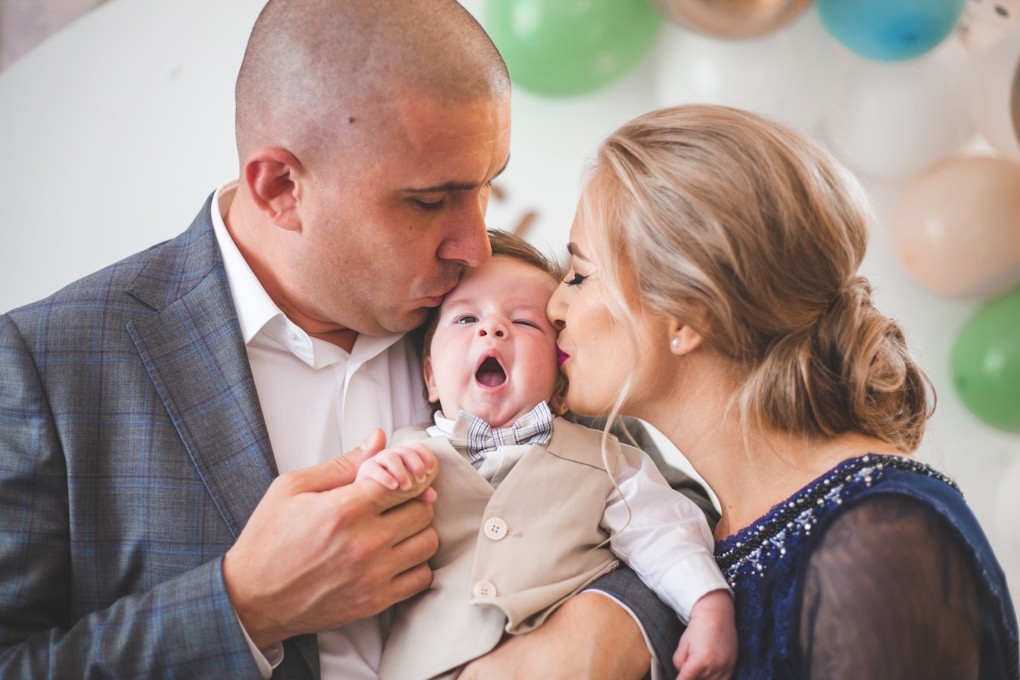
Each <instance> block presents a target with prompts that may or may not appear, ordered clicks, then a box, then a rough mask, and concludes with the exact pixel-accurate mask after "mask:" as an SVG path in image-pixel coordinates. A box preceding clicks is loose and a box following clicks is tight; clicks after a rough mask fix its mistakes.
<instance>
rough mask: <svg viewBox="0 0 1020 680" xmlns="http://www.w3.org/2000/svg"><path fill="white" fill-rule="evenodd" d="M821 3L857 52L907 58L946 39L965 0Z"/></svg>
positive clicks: (832, 29) (832, 27) (826, 19)
mask: <svg viewBox="0 0 1020 680" xmlns="http://www.w3.org/2000/svg"><path fill="white" fill-rule="evenodd" d="M816 6H817V8H818V15H819V17H820V18H821V20H822V25H823V26H825V29H826V30H827V31H828V32H829V33H830V34H831V35H832V37H834V38H835V39H836V40H838V41H839V42H841V43H843V45H844V46H845V47H846V48H847V49H848V50H850V51H851V52H854V53H856V54H859V55H861V56H862V57H866V58H868V59H875V60H877V61H903V60H904V59H912V58H914V57H917V56H919V55H922V54H924V53H925V52H928V51H929V50H931V49H932V48H934V47H935V46H936V45H938V44H939V43H941V42H942V41H943V40H945V39H946V36H948V35H949V34H950V33H952V31H953V29H954V28H956V25H957V23H959V21H960V16H961V15H962V14H963V6H964V0H818V2H817V3H816Z"/></svg>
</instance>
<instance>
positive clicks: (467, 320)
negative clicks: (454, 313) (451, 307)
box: [453, 314, 478, 324]
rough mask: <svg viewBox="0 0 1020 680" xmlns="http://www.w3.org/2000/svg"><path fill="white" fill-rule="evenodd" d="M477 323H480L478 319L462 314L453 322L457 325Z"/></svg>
mask: <svg viewBox="0 0 1020 680" xmlns="http://www.w3.org/2000/svg"><path fill="white" fill-rule="evenodd" d="M476 321H478V317H477V316H473V315H471V314H461V315H460V316H458V317H457V318H456V319H454V320H453V322H454V323H457V324H465V323H474V322H476Z"/></svg>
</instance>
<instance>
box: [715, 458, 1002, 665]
mask: <svg viewBox="0 0 1020 680" xmlns="http://www.w3.org/2000/svg"><path fill="white" fill-rule="evenodd" d="M716 558H717V560H718V561H719V566H720V567H721V568H722V570H723V574H724V575H725V576H726V579H727V580H728V581H729V583H730V585H731V586H732V587H733V592H734V597H735V602H736V613H737V629H738V636H739V641H740V655H739V658H738V662H737V669H736V672H735V673H734V676H733V677H734V678H740V679H744V678H883V679H885V678H982V679H990V678H1007V679H1009V680H1016V679H1017V678H1020V664H1018V648H1017V644H1018V643H1017V620H1016V614H1015V612H1014V611H1013V605H1012V602H1011V600H1010V595H1009V592H1008V591H1007V588H1006V582H1005V577H1004V575H1003V573H1002V570H1001V568H1000V567H999V564H998V562H997V561H996V559H995V556H994V555H993V553H992V549H991V547H990V546H989V544H988V541H987V539H986V537H985V535H984V533H983V532H982V530H981V528H980V526H979V525H978V522H977V520H976V519H975V518H974V516H973V514H972V513H971V511H970V509H969V508H968V507H967V505H966V503H965V502H964V500H963V497H962V495H961V494H960V492H959V490H958V489H957V488H956V486H955V485H954V484H953V483H952V482H951V481H950V480H948V479H947V478H946V477H944V476H943V475H941V474H940V473H938V472H936V471H935V470H933V469H932V468H930V467H928V466H926V465H924V464H922V463H918V462H916V461H913V460H910V459H906V458H900V457H892V456H876V455H869V456H863V457H860V458H854V459H851V460H847V461H844V462H843V463H841V464H840V465H839V466H837V467H836V468H834V469H832V470H830V471H829V472H828V473H826V474H825V475H823V476H822V477H820V478H818V479H817V480H815V481H814V482H812V483H811V484H810V485H808V486H807V487H805V488H804V489H802V490H800V491H799V492H797V493H796V494H795V495H793V496H792V497H791V498H790V499H788V500H787V501H786V502H784V503H782V504H780V505H777V506H776V507H774V508H773V509H772V510H771V511H769V513H768V514H767V515H765V516H764V517H762V518H761V519H760V520H758V521H757V522H755V523H754V524H752V525H751V526H748V527H745V528H744V529H742V530H741V531H739V532H738V533H736V534H734V535H733V536H730V537H729V538H727V539H725V540H723V541H721V542H719V543H718V544H717V545H716Z"/></svg>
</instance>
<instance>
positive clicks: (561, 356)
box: [556, 345, 570, 366]
mask: <svg viewBox="0 0 1020 680" xmlns="http://www.w3.org/2000/svg"><path fill="white" fill-rule="evenodd" d="M569 358H570V355H569V354H567V353H566V352H564V351H563V350H562V349H561V348H560V346H559V345H557V346H556V359H557V361H558V362H559V365H560V366H563V364H565V363H567V359H569Z"/></svg>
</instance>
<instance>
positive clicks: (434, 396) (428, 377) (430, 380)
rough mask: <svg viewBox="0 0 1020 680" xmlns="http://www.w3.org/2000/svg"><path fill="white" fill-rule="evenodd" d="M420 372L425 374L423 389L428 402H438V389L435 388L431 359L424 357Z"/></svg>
mask: <svg viewBox="0 0 1020 680" xmlns="http://www.w3.org/2000/svg"><path fill="white" fill-rule="evenodd" d="M422 372H423V373H424V375H425V391H426V395H427V396H428V400H429V403H430V404H438V403H439V391H438V390H437V389H436V376H435V375H434V374H433V373H432V359H430V358H429V357H426V358H425V361H423V362H422Z"/></svg>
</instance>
